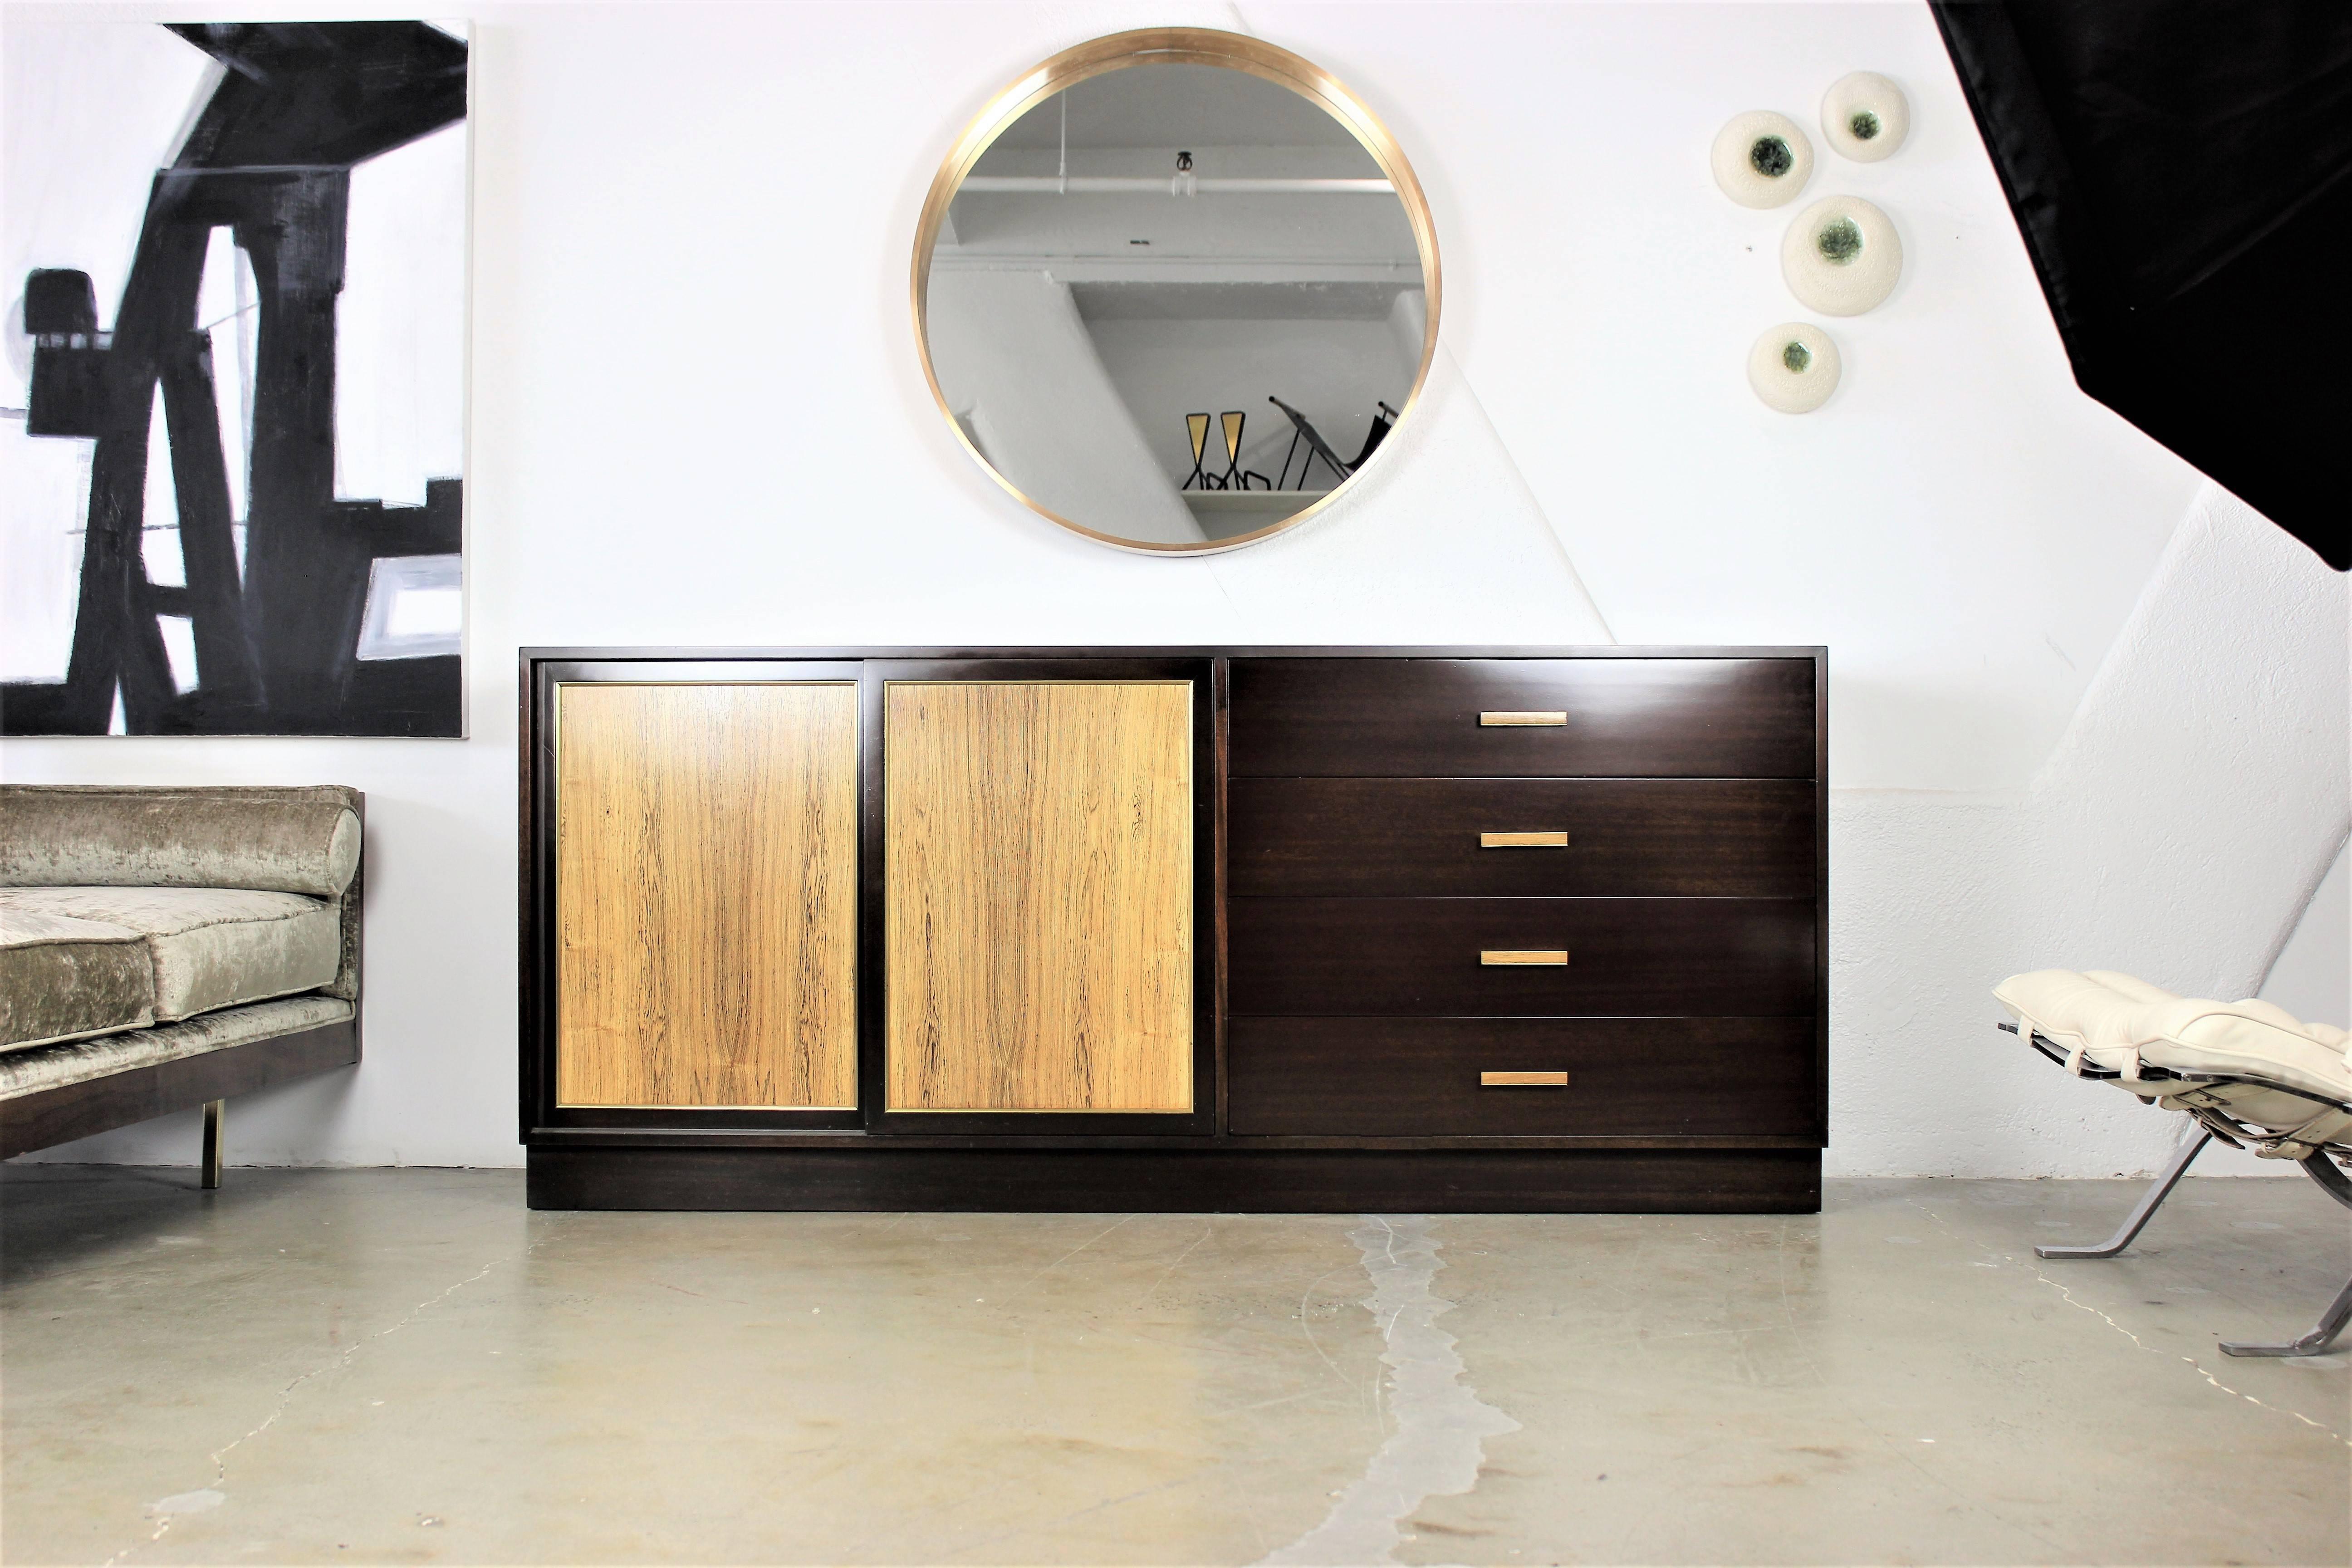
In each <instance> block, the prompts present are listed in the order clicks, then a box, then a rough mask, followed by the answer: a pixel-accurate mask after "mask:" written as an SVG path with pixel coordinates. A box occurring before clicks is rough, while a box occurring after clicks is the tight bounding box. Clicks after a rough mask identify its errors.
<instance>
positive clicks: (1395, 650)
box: [518, 643, 1829, 663]
mask: <svg viewBox="0 0 2352 1568" xmlns="http://www.w3.org/2000/svg"><path fill="white" fill-rule="evenodd" d="M518 651H519V653H520V657H521V658H523V659H525V660H527V661H533V662H542V663H545V662H562V661H582V662H586V661H595V662H600V663H604V662H616V661H622V660H632V659H645V660H667V659H680V660H684V659H692V660H698V661H712V662H717V661H723V660H728V659H863V658H872V659H1002V658H1060V659H1086V658H1804V659H1814V660H1826V659H1827V658H1828V657H1829V649H1828V648H1827V647H1823V646H1819V645H1815V646H1804V645H1790V646H1785V647H1716V646H1706V645H1690V646H1685V645H1669V644H1654V645H1624V644H1574V643H1567V644H1524V643H1522V644H1483V643H1482V644H1465V645H1460V646H1444V645H1427V644H1400V645H1396V646H1381V645H1374V644H1351V645H1347V646H1342V647H1326V646H1319V645H1307V644H1271V645H1256V644H1252V645H1239V644H1235V645H1218V644H1173V645H1159V644H1152V645H1137V646H1133V647H1125V646H1118V647H1099V646H1097V647H1073V646H1055V645H1044V644H1039V645H1026V646H1015V647H617V646H604V647H524V648H520V649H519V650H518Z"/></svg>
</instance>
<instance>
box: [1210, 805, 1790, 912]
mask: <svg viewBox="0 0 2352 1568" xmlns="http://www.w3.org/2000/svg"><path fill="white" fill-rule="evenodd" d="M1813 796H1814V788H1813V784H1812V783H1811V781H1810V780H1798V779H1310V778H1291V779H1266V778H1258V779H1235V780H1234V781H1233V784H1232V785H1231V787H1230V791H1229V795H1228V807H1227V809H1228V813H1229V815H1228V818H1227V820H1228V823H1229V824H1230V826H1229V829H1228V833H1229V837H1228V840H1227V842H1228V844H1229V849H1228V861H1227V865H1228V876H1229V877H1230V879H1231V880H1230V886H1231V889H1232V891H1233V893H1234V896H1236V897H1259V896H1279V895H1291V896H1295V897H1302V898H1310V897H1320V898H1372V897H1381V896H1388V897H1397V898H1407V897H1426V898H1435V897H1450V898H1475V897H1489V898H1506V897H1547V896H1548V897H1555V898H1559V897H1574V896H1604V897H1633V896H1648V897H1653V898H1728V899H1769V898H1808V897H1811V894H1812V891H1813V889H1814V886H1815V880H1816V878H1815V866H1816V857H1817V854H1818V846H1817V842H1816V838H1815V835H1814V831H1813V810H1814V806H1813Z"/></svg>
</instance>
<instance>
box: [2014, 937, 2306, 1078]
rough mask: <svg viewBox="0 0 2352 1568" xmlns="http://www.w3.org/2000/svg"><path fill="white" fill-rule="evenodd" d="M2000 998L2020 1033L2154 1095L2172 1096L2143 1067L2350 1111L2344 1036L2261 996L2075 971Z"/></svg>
mask: <svg viewBox="0 0 2352 1568" xmlns="http://www.w3.org/2000/svg"><path fill="white" fill-rule="evenodd" d="M1992 994H1993V995H1994V997H1995V998H1997V999H1998V1000H1999V1001H2000V1005H2002V1006H2004V1007H2006V1008H2008V1009H2009V1012H2010V1016H2012V1017H2014V1018H2015V1019H2016V1020H2017V1021H2018V1024H2019V1026H2021V1027H2024V1028H2032V1029H2035V1030H2038V1031H2039V1032H2040V1033H2041V1034H2042V1036H2043V1037H2045V1038H2047V1039H2049V1040H2051V1041H2052V1042H2053V1043H2054V1044H2056V1045H2057V1046H2059V1047H2062V1048H2063V1049H2064V1050H2066V1051H2067V1052H2068V1053H2069V1054H2070V1055H2072V1054H2074V1053H2080V1057H2081V1058H2082V1059H2084V1060H2087V1061H2089V1062H2091V1063H2092V1064H2093V1065H2095V1066H2097V1067H2100V1068H2109V1069H2112V1070H2114V1071H2116V1072H2120V1073H2121V1074H2122V1075H2123V1078H2122V1079H2121V1080H2120V1082H2121V1087H2123V1088H2125V1089H2130V1090H2131V1091H2132V1092H2133V1093H2135V1094H2138V1095H2141V1096H2143V1097H2147V1098H2154V1097H2157V1096H2159V1095H2163V1094H2166V1093H2168V1092H2169V1089H2170V1088H2178V1087H2179V1086H2178V1085H2177V1084H2176V1085H2171V1086H2169V1088H2168V1086H2167V1084H2166V1083H2165V1081H2164V1080H2162V1079H2142V1078H2141V1077H2140V1068H2141V1067H2142V1066H2143V1065H2144V1064H2145V1065H2147V1066H2152V1067H2160V1068H2167V1069H2168V1070H2170V1071H2172V1072H2178V1073H2197V1074H2208V1075H2211V1076H2214V1077H2221V1078H2228V1077H2244V1078H2251V1079H2259V1080H2261V1081H2263V1082H2265V1083H2272V1084H2277V1085H2280V1086H2282V1087H2284V1088H2286V1089H2294V1090H2295V1091H2297V1092H2299V1093H2303V1094H2308V1095H2314V1096H2316V1097H2318V1098H2320V1099H2322V1100H2326V1101H2328V1102H2330V1103H2332V1104H2336V1105H2352V1061H2347V1058H2346V1047H2347V1044H2352V1040H2347V1036H2346V1034H2345V1031H2343V1030H2342V1029H2339V1028H2336V1026H2333V1025H2330V1024H2306V1023H2305V1022H2304V1021H2303V1020H2302V1019H2300V1018H2297V1017H2296V1016H2294V1014H2292V1013H2289V1012H2287V1011H2286V1010H2285V1009H2284V1008H2283V1007H2280V1006H2277V1005H2274V1004H2273V1003H2269V1002H2264V1001H2262V1000H2261V999H2259V998H2255V999H2252V1000H2248V1001H2244V1002H2213V1001H2208V1000H2206V999H2205V998H2203V997H2198V996H2176V995H2174V994H2172V993H2171V992H2169V991H2167V990H2165V989H2163V988H2162V987H2161V986H2156V985H2151V984H2148V983H2147V981H2145V980H2139V979H2136V978H2134V977H2133V976H2131V975H2128V974H2122V973H2116V972H2115V971H2112V970H2104V969H2095V970H2090V971H2088V972H2085V973H2080V974H2077V973H2074V971H2072V970H2068V969H2042V970H2036V971H2035V972H2034V973H2031V974H2013V975H2011V976H2010V977H2009V978H2008V979H2007V980H2004V981H2002V982H2001V983H2000V984H1999V985H1997V986H1995V987H1993V993H1992Z"/></svg>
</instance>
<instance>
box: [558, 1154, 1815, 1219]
mask: <svg viewBox="0 0 2352 1568" xmlns="http://www.w3.org/2000/svg"><path fill="white" fill-rule="evenodd" d="M529 1194H530V1206H531V1207H532V1208H535V1209H657V1210H697V1209H699V1210H747V1209H780V1210H815V1211H822V1210H846V1211H861V1210H889V1209H931V1210H941V1211H965V1212H997V1211H1007V1210H1040V1211H1064V1212H1069V1211H1076V1212H1087V1213H1093V1212H1118V1211H1124V1210H1136V1211H1143V1212H1156V1213H1201V1212H1215V1213H1237V1214H1335V1213H1342V1214H1343V1213H1351V1212H1355V1211H1358V1210H1386V1211H1390V1212H1399V1213H1416V1214H1813V1213H1816V1212H1818V1211H1819V1210H1820V1208H1821V1206H1822V1159H1821V1152H1820V1151H1818V1150H1814V1149H1665V1150H1655V1149H1649V1150H1638V1151H1633V1150H1628V1151H1622V1152H1621V1151H1607V1152H1601V1151H1592V1152H1587V1151H1583V1150H1569V1151H1562V1150H1550V1151H1543V1152H1524V1151H1512V1150H1485V1149H1475V1150H1470V1149H1465V1150H1427V1149H1421V1150H1410V1151H1386V1150H1355V1149H1345V1150H1327V1149H1308V1150H1283V1151H1273V1150H1265V1151H1256V1150H1244V1149H1235V1148H1233V1147H1232V1146H1231V1145H1226V1146H1224V1147H1221V1148H1215V1149H1200V1150H1191V1149H1184V1150H1165V1149H1151V1150H1126V1149H1118V1150H1111V1149H1069V1150H1047V1151H1041V1150H1013V1149H1007V1150H990V1149H980V1150H975V1149H876V1150H872V1151H867V1150H862V1149H810V1150H770V1149H533V1150H531V1151H530V1182H529Z"/></svg>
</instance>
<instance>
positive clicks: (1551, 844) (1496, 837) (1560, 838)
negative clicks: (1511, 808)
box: [1478, 830, 1568, 849]
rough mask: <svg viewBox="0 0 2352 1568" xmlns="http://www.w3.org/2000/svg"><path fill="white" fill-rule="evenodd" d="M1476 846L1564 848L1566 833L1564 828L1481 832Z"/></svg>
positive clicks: (1492, 847)
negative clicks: (1543, 830) (1513, 831)
mask: <svg viewBox="0 0 2352 1568" xmlns="http://www.w3.org/2000/svg"><path fill="white" fill-rule="evenodd" d="M1478 847H1479V848H1481V849H1565V848H1567V847H1568V834H1567V832H1566V831H1565V830H1561V831H1559V832H1553V833H1481V834H1480V835H1478Z"/></svg>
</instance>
